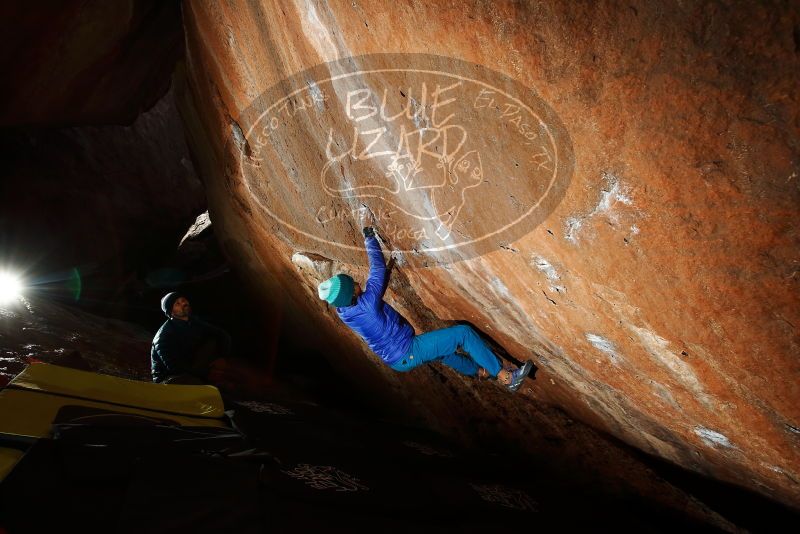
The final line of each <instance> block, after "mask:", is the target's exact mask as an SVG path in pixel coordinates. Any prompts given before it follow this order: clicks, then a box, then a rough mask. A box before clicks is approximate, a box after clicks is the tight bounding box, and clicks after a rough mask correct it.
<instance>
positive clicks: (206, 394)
mask: <svg viewBox="0 0 800 534" xmlns="http://www.w3.org/2000/svg"><path fill="white" fill-rule="evenodd" d="M7 387H8V388H12V389H13V388H20V389H25V390H29V391H41V392H46V393H52V394H56V395H63V396H68V397H74V398H77V399H83V400H87V401H97V402H101V403H105V404H113V405H117V406H127V407H131V408H141V409H145V410H154V411H158V412H165V413H170V414H178V415H188V416H194V417H211V418H217V417H222V416H223V415H224V412H225V409H224V407H223V403H222V397H220V394H219V391H218V390H217V388H215V387H214V386H178V385H166V384H154V383H152V382H139V381H136V380H126V379H124V378H117V377H115V376H108V375H101V374H97V373H91V372H88V371H78V370H77V369H70V368H68V367H60V366H57V365H49V364H43V363H42V364H34V365H29V366H28V367H26V368H25V370H24V371H22V372H21V373H20V374H18V375H17V376H16V377H15V378H14V380H12V381H11V382H10V383H9V384H8V386H7ZM63 404H75V403H74V402H69V403H62V405H63Z"/></svg>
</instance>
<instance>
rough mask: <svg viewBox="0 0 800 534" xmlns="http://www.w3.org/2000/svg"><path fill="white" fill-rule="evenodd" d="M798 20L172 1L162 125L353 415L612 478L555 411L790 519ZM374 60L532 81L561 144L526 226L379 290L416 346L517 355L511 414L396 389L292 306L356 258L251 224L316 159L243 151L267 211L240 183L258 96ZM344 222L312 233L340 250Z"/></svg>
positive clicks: (799, 467)
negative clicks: (372, 414) (544, 194)
mask: <svg viewBox="0 0 800 534" xmlns="http://www.w3.org/2000/svg"><path fill="white" fill-rule="evenodd" d="M798 11H799V10H798V9H797V5H796V4H792V3H778V2H775V3H769V4H765V5H751V4H749V3H741V4H729V3H723V2H704V3H700V2H688V3H682V4H680V5H678V4H669V5H667V4H662V3H659V2H652V3H649V4H648V5H636V6H623V5H618V4H608V3H598V4H595V3H592V4H589V5H574V4H564V3H561V4H559V3H555V2H554V3H547V2H545V3H535V4H533V3H531V4H522V5H519V4H506V3H494V2H479V1H467V0H465V1H456V2H451V3H448V4H446V5H444V4H441V3H438V2H429V3H423V2H411V1H398V2H392V3H383V2H381V3H371V2H350V1H348V2H303V1H299V0H298V1H297V2H288V1H287V2H271V1H263V2H253V3H248V4H245V3H244V2H234V3H231V4H229V5H225V6H223V5H222V4H219V3H216V2H186V3H185V4H184V24H185V28H186V46H187V60H186V80H187V83H186V86H187V89H186V90H185V92H184V93H183V94H182V95H181V101H182V107H181V109H182V113H183V116H184V120H185V122H186V125H187V128H188V134H187V135H188V137H189V141H190V146H191V148H192V151H193V153H194V155H195V158H196V163H198V164H199V170H200V172H201V174H202V175H203V177H204V181H206V183H207V187H208V195H209V199H210V201H209V202H210V214H211V217H212V219H213V220H214V224H215V228H216V230H215V231H216V232H217V233H218V235H219V236H221V240H222V243H223V246H224V247H225V249H226V252H227V254H228V255H229V256H230V257H231V258H233V259H234V261H235V262H236V263H237V264H238V266H239V267H240V269H241V271H242V272H243V273H244V274H246V275H247V276H248V277H249V279H250V280H251V281H252V282H253V285H254V287H256V288H257V290H259V291H260V292H262V294H263V295H264V298H271V299H274V298H275V297H276V296H280V297H281V298H284V299H286V301H287V302H289V303H291V305H292V307H293V310H294V311H293V313H294V316H295V318H302V320H303V321H304V331H305V332H309V333H313V335H315V336H318V337H319V339H322V340H326V343H328V349H329V350H328V352H329V354H331V356H332V363H333V364H334V366H336V367H337V368H338V369H340V370H341V371H342V373H343V374H346V375H348V376H350V377H352V378H353V380H354V381H355V382H357V383H359V384H361V386H362V387H363V388H365V389H366V390H369V391H371V392H372V394H373V395H374V397H375V398H376V399H378V398H380V399H383V400H385V401H387V402H392V401H393V402H395V403H396V404H400V403H401V402H403V403H405V405H404V408H403V409H405V410H408V409H409V406H411V407H413V408H414V409H415V410H417V412H418V413H419V414H420V415H421V416H422V417H425V418H426V419H427V420H428V422H429V423H430V424H432V425H434V426H436V427H438V428H439V429H442V430H446V431H449V432H451V433H455V434H461V435H462V436H467V437H471V438H472V439H490V440H495V441H496V440H499V439H501V437H502V436H504V437H505V438H508V439H511V440H513V441H515V442H516V444H517V445H519V446H521V447H524V448H526V449H528V450H529V451H531V452H536V453H538V454H542V455H548V454H556V453H564V454H572V455H573V456H578V457H582V458H583V459H584V460H585V461H586V463H587V464H589V463H592V464H593V468H595V469H600V470H602V469H603V465H606V467H607V469H606V471H607V472H612V471H614V470H618V471H620V472H622V473H623V475H622V477H623V478H625V474H624V472H625V470H626V469H627V468H626V467H622V468H620V466H622V465H624V464H625V462H624V460H620V459H619V455H620V454H621V453H618V452H615V450H614V449H613V447H610V446H609V447H608V448H605V447H606V445H603V443H605V442H602V441H600V442H594V443H595V444H594V445H592V443H593V440H594V439H596V438H595V435H594V434H593V433H592V432H591V431H590V430H588V429H587V428H586V427H584V426H583V425H579V424H575V425H571V424H570V423H569V422H568V421H572V419H573V418H574V419H577V420H579V421H582V422H584V423H587V424H588V425H590V426H591V427H594V428H596V429H599V430H601V431H605V432H608V433H610V434H611V435H613V436H616V437H618V438H620V439H621V440H623V441H625V442H627V443H629V444H631V445H633V446H635V447H638V448H640V449H641V450H643V451H646V452H648V453H651V454H654V455H657V456H660V457H662V458H665V459H667V460H670V461H672V462H675V463H677V464H679V465H682V466H684V467H687V468H689V469H692V470H695V471H698V472H701V473H705V474H708V475H710V476H712V477H715V478H717V479H721V480H726V481H730V482H734V483H736V484H739V485H742V486H745V487H747V488H751V489H753V490H755V491H758V492H760V493H762V494H764V495H767V496H769V497H771V498H774V499H777V500H780V501H782V502H784V503H788V504H791V505H794V506H798V505H800V410H799V409H798V406H800V403H799V402H798V400H799V399H800V390H799V389H798V388H799V387H800V386H798V384H800V381H799V380H798V378H800V368H799V367H798V353H799V352H798V341H799V340H798V333H797V325H798V324H800V305H799V304H800V302H798V300H799V299H798V292H797V289H798V287H797V284H798V279H799V277H798V272H800V271H798V258H797V253H798V250H799V249H800V247H799V246H798V245H800V243H798V230H797V224H796V221H797V216H798V206H800V193H798V184H800V177H798V173H800V146H799V145H798V137H799V136H798V134H800V113H799V110H800V102H798V100H799V99H800V93H798V91H797V87H798V86H800V55H799V54H798V49H800V32H798V27H800V14H799V12H798ZM379 52H392V53H400V52H414V53H431V52H434V53H436V54H438V55H442V56H452V57H457V58H460V59H463V60H465V61H467V62H472V63H476V64H480V65H484V66H486V67H488V68H490V69H492V70H494V71H498V72H500V73H502V74H504V75H506V76H508V77H510V78H512V79H514V80H517V81H519V82H521V83H522V84H524V85H526V86H528V87H531V88H533V89H534V90H535V91H536V93H537V94H538V95H539V96H540V97H541V98H542V99H543V100H544V101H545V102H546V103H547V104H548V105H549V106H550V107H552V109H553V110H554V111H555V113H556V114H557V115H558V116H559V117H560V118H561V121H563V123H564V125H565V127H566V129H567V130H568V132H569V136H570V137H571V140H572V144H573V151H574V159H575V168H574V172H573V175H572V179H571V184H570V186H569V189H568V190H567V191H566V195H565V197H564V199H563V201H562V202H561V203H560V204H559V205H558V206H557V207H555V209H554V211H552V213H551V214H550V215H549V216H548V217H547V218H546V219H545V220H544V221H543V222H541V224H539V225H538V226H537V227H536V228H535V229H533V230H532V231H530V232H529V233H527V234H526V235H524V236H522V237H519V238H517V239H516V240H515V241H514V242H512V243H501V242H498V243H496V250H494V251H491V252H488V253H486V254H483V255H480V256H477V257H473V258H472V259H465V260H464V261H460V262H456V263H452V264H439V265H433V266H431V267H429V268H426V269H412V268H410V267H404V266H403V265H398V266H397V267H396V268H395V270H394V273H393V275H392V276H393V279H392V283H391V286H390V289H389V292H388V294H387V295H388V297H387V298H388V300H389V301H390V302H391V303H392V304H393V305H395V306H396V307H397V308H398V309H399V310H401V311H402V312H403V313H405V315H406V316H407V317H408V318H409V319H410V320H411V321H412V323H413V324H414V325H415V326H416V327H417V328H418V329H424V328H430V327H432V326H439V325H442V324H447V322H448V321H453V320H466V321H469V322H471V323H472V324H474V325H475V326H476V327H478V328H479V329H480V330H482V331H483V332H484V333H485V334H487V335H488V336H490V337H491V338H492V339H493V340H494V341H495V342H496V343H498V344H499V345H500V346H502V347H503V348H504V349H505V350H506V351H507V352H508V353H510V354H511V355H512V356H514V357H516V358H518V359H523V358H526V357H528V356H529V355H530V353H531V350H532V351H533V352H534V354H535V360H536V361H537V362H538V364H539V365H540V367H542V370H541V372H540V373H539V376H538V379H537V380H536V382H529V383H528V384H527V385H526V386H525V387H523V389H522V391H521V392H520V394H519V395H517V396H516V397H513V398H512V397H510V396H508V395H506V394H505V393H504V392H502V391H500V389H499V388H496V387H494V386H493V385H491V384H481V383H475V382H473V381H470V380H465V379H462V378H460V377H458V376H456V375H455V374H453V373H452V372H450V371H449V370H444V369H436V368H433V369H426V370H419V371H416V372H414V373H411V374H408V375H399V374H396V373H394V372H392V371H390V370H388V369H386V368H385V367H383V366H381V364H380V362H378V361H377V360H376V359H375V358H374V357H373V356H369V353H368V351H367V350H365V349H364V347H363V346H362V345H361V344H360V343H359V342H358V340H357V339H356V338H355V337H354V335H352V334H351V333H349V332H348V331H347V330H346V329H345V328H343V327H342V325H341V324H340V323H339V322H338V320H337V318H336V317H335V314H334V313H333V311H332V310H330V309H327V308H326V307H325V306H323V305H322V304H320V302H319V301H318V300H317V299H316V296H315V284H316V283H317V281H318V280H320V279H322V278H323V277H325V276H327V275H329V274H330V273H331V272H336V271H338V270H340V269H343V270H347V271H348V272H351V273H352V274H354V275H356V276H363V275H364V273H365V270H364V268H363V267H361V266H360V265H361V263H362V261H363V252H361V251H358V250H351V251H350V252H347V253H345V254H343V255H340V256H337V257H331V254H330V252H329V251H328V250H325V247H324V246H318V247H315V246H314V244H313V243H309V241H308V240H303V239H302V238H300V237H298V236H297V235H295V234H292V233H291V232H288V231H285V229H284V228H282V227H281V226H280V225H279V224H278V223H277V222H276V221H275V220H274V219H273V218H272V217H270V216H269V215H268V214H267V212H266V211H265V209H264V207H265V206H267V207H269V206H274V207H282V209H287V210H288V211H292V210H294V211H295V212H296V213H298V214H300V213H302V212H303V210H304V208H305V206H306V201H307V199H313V198H316V195H317V189H318V188H319V182H318V178H317V177H315V176H306V175H304V174H303V172H302V170H303V169H305V168H307V167H311V166H312V164H313V162H314V160H315V158H320V157H321V156H320V155H321V154H324V150H325V135H326V132H324V131H322V132H321V131H319V130H320V126H319V124H317V123H315V122H314V121H313V120H309V121H307V122H305V123H303V124H302V125H300V126H298V127H297V131H296V133H297V135H295V136H293V137H288V136H287V137H285V138H276V140H275V141H274V144H267V147H268V148H269V149H270V152H269V155H268V156H266V157H265V158H264V159H263V160H262V161H261V169H260V171H259V172H262V173H263V179H264V180H265V181H267V180H268V181H270V183H274V184H278V185H283V186H285V187H284V189H282V191H284V193H283V194H273V196H270V195H271V193H270V192H271V191H276V189H267V188H261V189H259V188H256V187H253V186H252V184H250V183H249V182H248V181H247V179H246V177H245V176H244V175H243V172H242V170H241V169H242V167H241V166H240V164H241V163H242V160H243V159H244V158H247V157H248V152H247V151H248V150H249V147H252V146H253V145H254V144H255V143H256V140H255V139H254V138H252V136H251V138H246V139H245V135H244V134H246V133H247V132H248V130H249V127H250V126H251V125H252V124H249V123H248V121H249V120H251V119H250V118H249V117H250V116H249V115H247V112H249V110H250V108H251V105H252V104H253V102H254V101H255V100H256V99H257V98H258V97H259V95H261V94H262V93H263V92H265V91H266V90H267V89H269V88H270V87H272V86H273V85H274V84H276V83H277V82H279V81H280V80H282V79H284V78H286V77H287V76H290V75H292V74H295V73H298V72H300V71H304V70H305V69H308V68H309V67H312V66H314V65H316V64H319V63H323V62H326V61H331V60H334V59H337V58H345V57H349V56H354V55H359V54H367V53H379ZM387 66H388V65H387ZM325 104H326V105H327V106H329V107H331V108H332V109H334V110H335V109H336V108H337V106H343V105H344V103H343V102H342V101H341V100H337V99H331V100H327V101H326V102H325ZM503 133H504V132H502V131H500V130H498V131H497V136H498V139H500V140H501V141H502V140H503V139H504V137H503ZM499 142H500V141H499ZM298 169H300V171H298ZM343 172H344V171H343ZM501 196H502V191H500V192H496V193H494V194H488V195H486V196H483V197H481V198H473V199H472V200H471V202H472V206H473V207H472V209H473V213H474V214H480V213H484V215H482V216H483V217H491V216H492V210H493V209H494V208H495V207H496V206H497V205H498V203H500V202H502V199H501V198H500V197H501ZM276 209H277V208H276ZM476 216H477V217H480V216H481V215H476ZM357 224H358V223H357V221H354V220H352V219H347V220H344V221H343V222H341V223H339V224H335V225H333V226H332V227H330V228H328V229H327V231H328V232H329V234H328V235H329V237H330V238H331V239H333V240H335V241H337V242H341V243H348V244H358V243H359V242H360V239H359V236H358V227H357ZM434 263H435V262H434ZM309 335H311V334H309ZM561 410H564V411H565V412H566V413H567V414H569V416H567V415H564V413H563V412H561ZM632 470H635V469H632ZM648 478H649V477H648V476H642V477H641V480H642V482H641V484H642V485H644V486H651V485H652V484H654V483H653V482H652V481H648V480H647V479H648ZM614 483H616V482H615V481H613V480H610V481H609V485H610V486H613V484H614ZM651 489H652V487H651Z"/></svg>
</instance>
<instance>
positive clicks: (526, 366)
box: [506, 360, 533, 392]
mask: <svg viewBox="0 0 800 534" xmlns="http://www.w3.org/2000/svg"><path fill="white" fill-rule="evenodd" d="M531 369H533V362H532V361H530V360H528V361H526V362H525V363H523V364H522V367H520V368H519V369H516V370H514V371H511V383H510V384H508V385H507V386H506V387H507V388H508V389H510V390H511V391H514V392H516V391H517V390H518V389H519V387H520V386H521V385H522V382H523V381H524V380H525V377H526V376H528V373H530V372H531Z"/></svg>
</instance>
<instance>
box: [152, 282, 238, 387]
mask: <svg viewBox="0 0 800 534" xmlns="http://www.w3.org/2000/svg"><path fill="white" fill-rule="evenodd" d="M161 310H162V311H163V312H164V315H166V316H167V320H166V321H165V322H164V324H163V325H161V328H159V329H158V332H157V333H156V335H155V337H154V338H153V345H152V347H151V349H150V363H151V367H152V373H153V382H164V383H168V384H204V383H208V382H209V373H211V372H213V371H214V370H215V369H220V368H224V367H225V366H226V361H225V359H226V358H227V357H228V356H229V354H230V349H231V337H230V336H229V335H228V333H227V332H225V331H224V330H222V329H221V328H218V327H216V326H213V325H211V324H209V323H207V322H205V321H203V320H201V319H199V318H198V317H196V316H194V315H192V307H191V306H190V305H189V301H188V300H187V299H186V297H184V296H183V295H181V294H180V293H177V292H172V293H168V294H167V295H164V298H162V299H161Z"/></svg>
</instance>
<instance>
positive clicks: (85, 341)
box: [0, 297, 152, 385]
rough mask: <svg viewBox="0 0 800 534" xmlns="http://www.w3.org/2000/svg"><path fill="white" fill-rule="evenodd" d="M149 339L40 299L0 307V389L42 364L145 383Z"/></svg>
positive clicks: (122, 326) (133, 327)
mask: <svg viewBox="0 0 800 534" xmlns="http://www.w3.org/2000/svg"><path fill="white" fill-rule="evenodd" d="M151 340H152V334H151V333H149V332H147V331H145V330H144V329H142V328H141V327H138V326H136V325H133V324H131V323H126V322H124V321H117V320H114V319H108V318H103V317H98V316H96V315H92V314H90V313H85V312H82V311H80V310H77V309H75V308H74V307H71V306H64V305H62V304H59V303H55V302H52V301H51V300H50V299H47V298H42V297H30V298H23V299H20V300H18V301H15V302H14V303H11V304H4V305H3V306H2V307H0V384H1V385H5V384H6V383H7V382H8V381H9V380H10V379H12V378H14V377H15V376H16V375H17V374H18V373H19V372H20V371H22V370H23V369H24V368H25V366H26V365H28V364H30V363H34V362H45V363H52V364H56V365H62V366H65V367H73V368H76V369H83V370H85V371H94V372H97V373H103V374H109V375H114V376H119V377H122V378H130V379H134V380H148V381H149V380H150V361H149V360H148V359H147V358H144V357H143V355H146V354H148V351H149V350H150V342H151Z"/></svg>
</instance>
